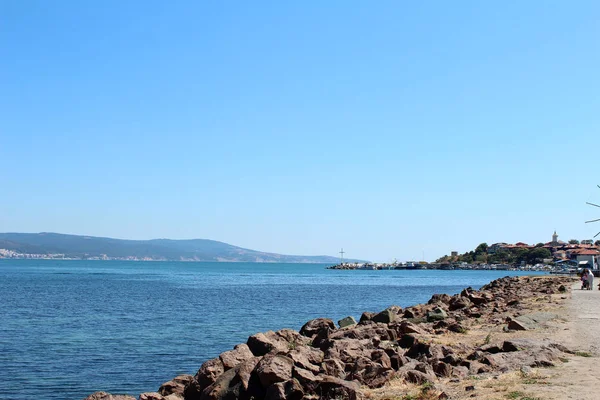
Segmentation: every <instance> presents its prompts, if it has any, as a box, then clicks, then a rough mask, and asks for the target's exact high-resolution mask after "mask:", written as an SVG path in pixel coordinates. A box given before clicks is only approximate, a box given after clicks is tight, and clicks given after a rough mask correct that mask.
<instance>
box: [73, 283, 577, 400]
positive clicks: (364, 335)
mask: <svg viewBox="0 0 600 400" xmlns="http://www.w3.org/2000/svg"><path fill="white" fill-rule="evenodd" d="M572 282H573V280H572V279H571V278H568V277H564V276H529V277H505V278H501V279H497V280H495V281H492V282H490V283H489V284H487V285H485V286H483V287H482V288H481V289H480V290H474V289H472V288H466V289H464V290H463V291H461V292H460V293H459V294H456V295H453V296H450V295H447V294H435V295H433V296H432V297H431V299H430V300H429V301H428V302H427V303H426V304H418V305H415V306H411V307H407V308H401V307H399V306H390V307H388V308H387V309H385V310H382V311H380V312H364V313H363V314H362V316H361V318H360V320H359V321H358V322H357V321H356V320H354V318H353V317H347V318H343V319H341V320H340V321H338V323H337V324H335V323H334V321H333V320H331V319H328V318H317V319H313V320H311V321H308V322H306V323H305V324H304V325H303V326H302V328H301V329H300V330H299V331H295V330H292V329H281V330H279V331H276V332H274V331H267V332H261V333H257V334H255V335H252V336H250V337H249V338H248V340H247V341H246V343H241V344H238V345H236V346H235V347H234V348H233V349H232V350H228V351H225V352H223V353H221V354H220V355H219V356H218V357H216V358H214V359H211V360H208V361H206V362H204V363H203V364H202V365H201V366H200V368H199V370H198V371H197V373H196V374H195V375H194V376H192V375H180V376H177V377H175V378H174V379H172V380H170V381H168V382H165V383H164V384H163V385H161V386H160V388H158V390H157V391H156V392H146V393H142V394H140V395H139V396H138V397H137V399H139V400H226V399H255V400H258V399H280V400H300V399H307V400H309V399H325V400H327V399H332V400H333V399H357V400H358V399H373V400H384V399H398V400H406V399H422V400H426V399H446V398H450V397H449V396H450V395H451V396H452V398H461V397H460V396H458V395H457V394H456V393H454V392H453V390H454V389H453V388H454V386H457V385H458V386H460V387H461V390H462V391H463V392H462V394H463V395H464V396H465V397H472V394H473V393H475V392H474V391H475V386H474V385H473V384H472V382H473V379H475V380H477V379H484V378H490V377H498V376H501V375H503V374H507V373H510V372H513V371H520V373H522V374H530V373H531V372H532V370H533V369H536V368H547V367H552V366H555V365H558V364H561V363H563V362H567V361H568V358H569V357H570V356H572V355H573V354H575V353H576V352H574V351H573V350H570V349H568V348H566V347H565V346H563V345H562V344H560V343H557V342H553V341H552V340H549V339H547V338H537V339H536V338H534V337H532V336H527V335H526V334H527V333H530V332H534V331H536V330H538V329H541V328H542V327H544V326H546V325H548V324H552V323H554V322H553V321H554V320H556V318H557V315H556V314H554V313H552V312H549V310H551V309H549V308H548V307H550V306H559V305H560V304H561V302H564V300H565V299H567V295H568V292H569V290H570V286H571V283H572ZM453 385H454V386H453ZM461 385H462V386H461ZM463 386H464V387H463ZM465 391H466V394H465ZM419 396H420V397H419ZM135 399H136V397H133V396H130V395H112V394H109V393H106V392H96V393H93V394H91V395H90V396H88V397H87V398H86V399H85V400H135Z"/></svg>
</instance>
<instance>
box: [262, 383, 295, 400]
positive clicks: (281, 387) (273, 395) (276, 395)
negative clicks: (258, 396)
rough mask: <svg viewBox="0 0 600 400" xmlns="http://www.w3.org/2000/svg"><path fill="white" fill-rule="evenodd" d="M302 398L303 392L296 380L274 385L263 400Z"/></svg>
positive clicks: (293, 399)
mask: <svg viewBox="0 0 600 400" xmlns="http://www.w3.org/2000/svg"><path fill="white" fill-rule="evenodd" d="M303 397H304V390H303V389H302V386H300V383H299V382H298V381H297V380H296V379H290V380H288V381H285V382H277V383H274V384H272V385H271V386H269V388H268V389H267V393H266V394H265V400H301V399H302V398H303Z"/></svg>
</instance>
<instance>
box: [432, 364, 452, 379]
mask: <svg viewBox="0 0 600 400" xmlns="http://www.w3.org/2000/svg"><path fill="white" fill-rule="evenodd" d="M433 372H435V374H436V375H437V376H441V377H449V376H450V375H452V366H451V365H449V364H446V363H445V362H443V361H438V362H436V363H435V364H434V366H433Z"/></svg>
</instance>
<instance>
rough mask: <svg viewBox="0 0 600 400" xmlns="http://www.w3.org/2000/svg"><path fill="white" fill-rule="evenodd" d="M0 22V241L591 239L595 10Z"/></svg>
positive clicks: (68, 8) (118, 13)
mask: <svg viewBox="0 0 600 400" xmlns="http://www.w3.org/2000/svg"><path fill="white" fill-rule="evenodd" d="M426 3H427V4H417V3H415V2H412V3H411V2H399V1H378V2H364V1H328V2H321V1H309V2H306V1H301V2H295V4H293V3H292V2H281V1H269V2H263V1H252V2H198V1H174V2H165V1H100V2H98V1H96V2H89V1H46V0H39V1H27V0H4V1H1V2H0V19H1V23H0V60H1V61H0V209H1V212H0V231H9V232H10V231H12V232H15V231H17V232H40V231H52V232H61V233H74V234H87V235H97V236H110V237H118V238H131V239H146V238H157V237H168V238H207V239H215V240H220V241H224V242H227V243H231V244H234V245H238V246H242V247H247V248H252V249H257V250H262V251H272V252H278V253H286V254H306V255H309V254H311V255H313V254H314V255H318V254H329V255H336V254H337V252H338V251H339V249H340V248H341V247H344V249H345V250H346V252H347V253H346V256H347V257H354V258H362V259H371V260H374V261H390V260H392V259H394V258H397V259H398V260H411V259H421V258H422V257H423V253H424V255H425V259H427V260H432V259H435V258H437V257H440V256H442V255H444V254H448V253H449V252H450V251H451V250H457V251H460V252H464V251H467V250H471V249H473V248H474V247H475V246H476V245H477V244H479V243H481V242H488V243H490V244H491V243H494V242H499V241H504V242H516V241H525V242H530V243H537V242H540V241H549V240H550V239H551V234H552V232H553V231H554V229H556V230H557V232H558V234H559V236H560V238H561V239H564V240H568V239H570V238H578V239H584V238H590V237H591V236H593V235H594V234H595V233H596V232H598V231H600V223H598V225H596V226H590V224H587V225H586V224H584V221H585V220H586V219H593V218H600V209H599V208H596V209H594V207H590V206H586V205H585V202H586V201H592V202H597V203H600V189H598V188H597V187H596V184H599V183H600V177H599V176H598V171H599V165H600V159H599V149H600V147H599V146H600V132H599V128H600V78H599V74H600V45H599V44H600V2H598V1H541V0H539V1H502V2H500V1H496V2H490V1H457V2H443V1H438V2H426Z"/></svg>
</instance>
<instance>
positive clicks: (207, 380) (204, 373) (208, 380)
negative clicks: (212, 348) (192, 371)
mask: <svg viewBox="0 0 600 400" xmlns="http://www.w3.org/2000/svg"><path fill="white" fill-rule="evenodd" d="M223 372H225V366H224V365H223V362H222V361H221V359H219V358H213V359H211V360H208V361H206V362H205V363H204V364H202V365H201V366H200V369H199V370H198V372H197V373H196V376H194V380H195V381H197V382H198V384H199V386H200V387H202V388H205V387H208V386H210V385H212V384H213V383H214V382H215V381H216V380H217V378H218V377H219V376H220V375H221V374H222V373H223Z"/></svg>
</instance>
